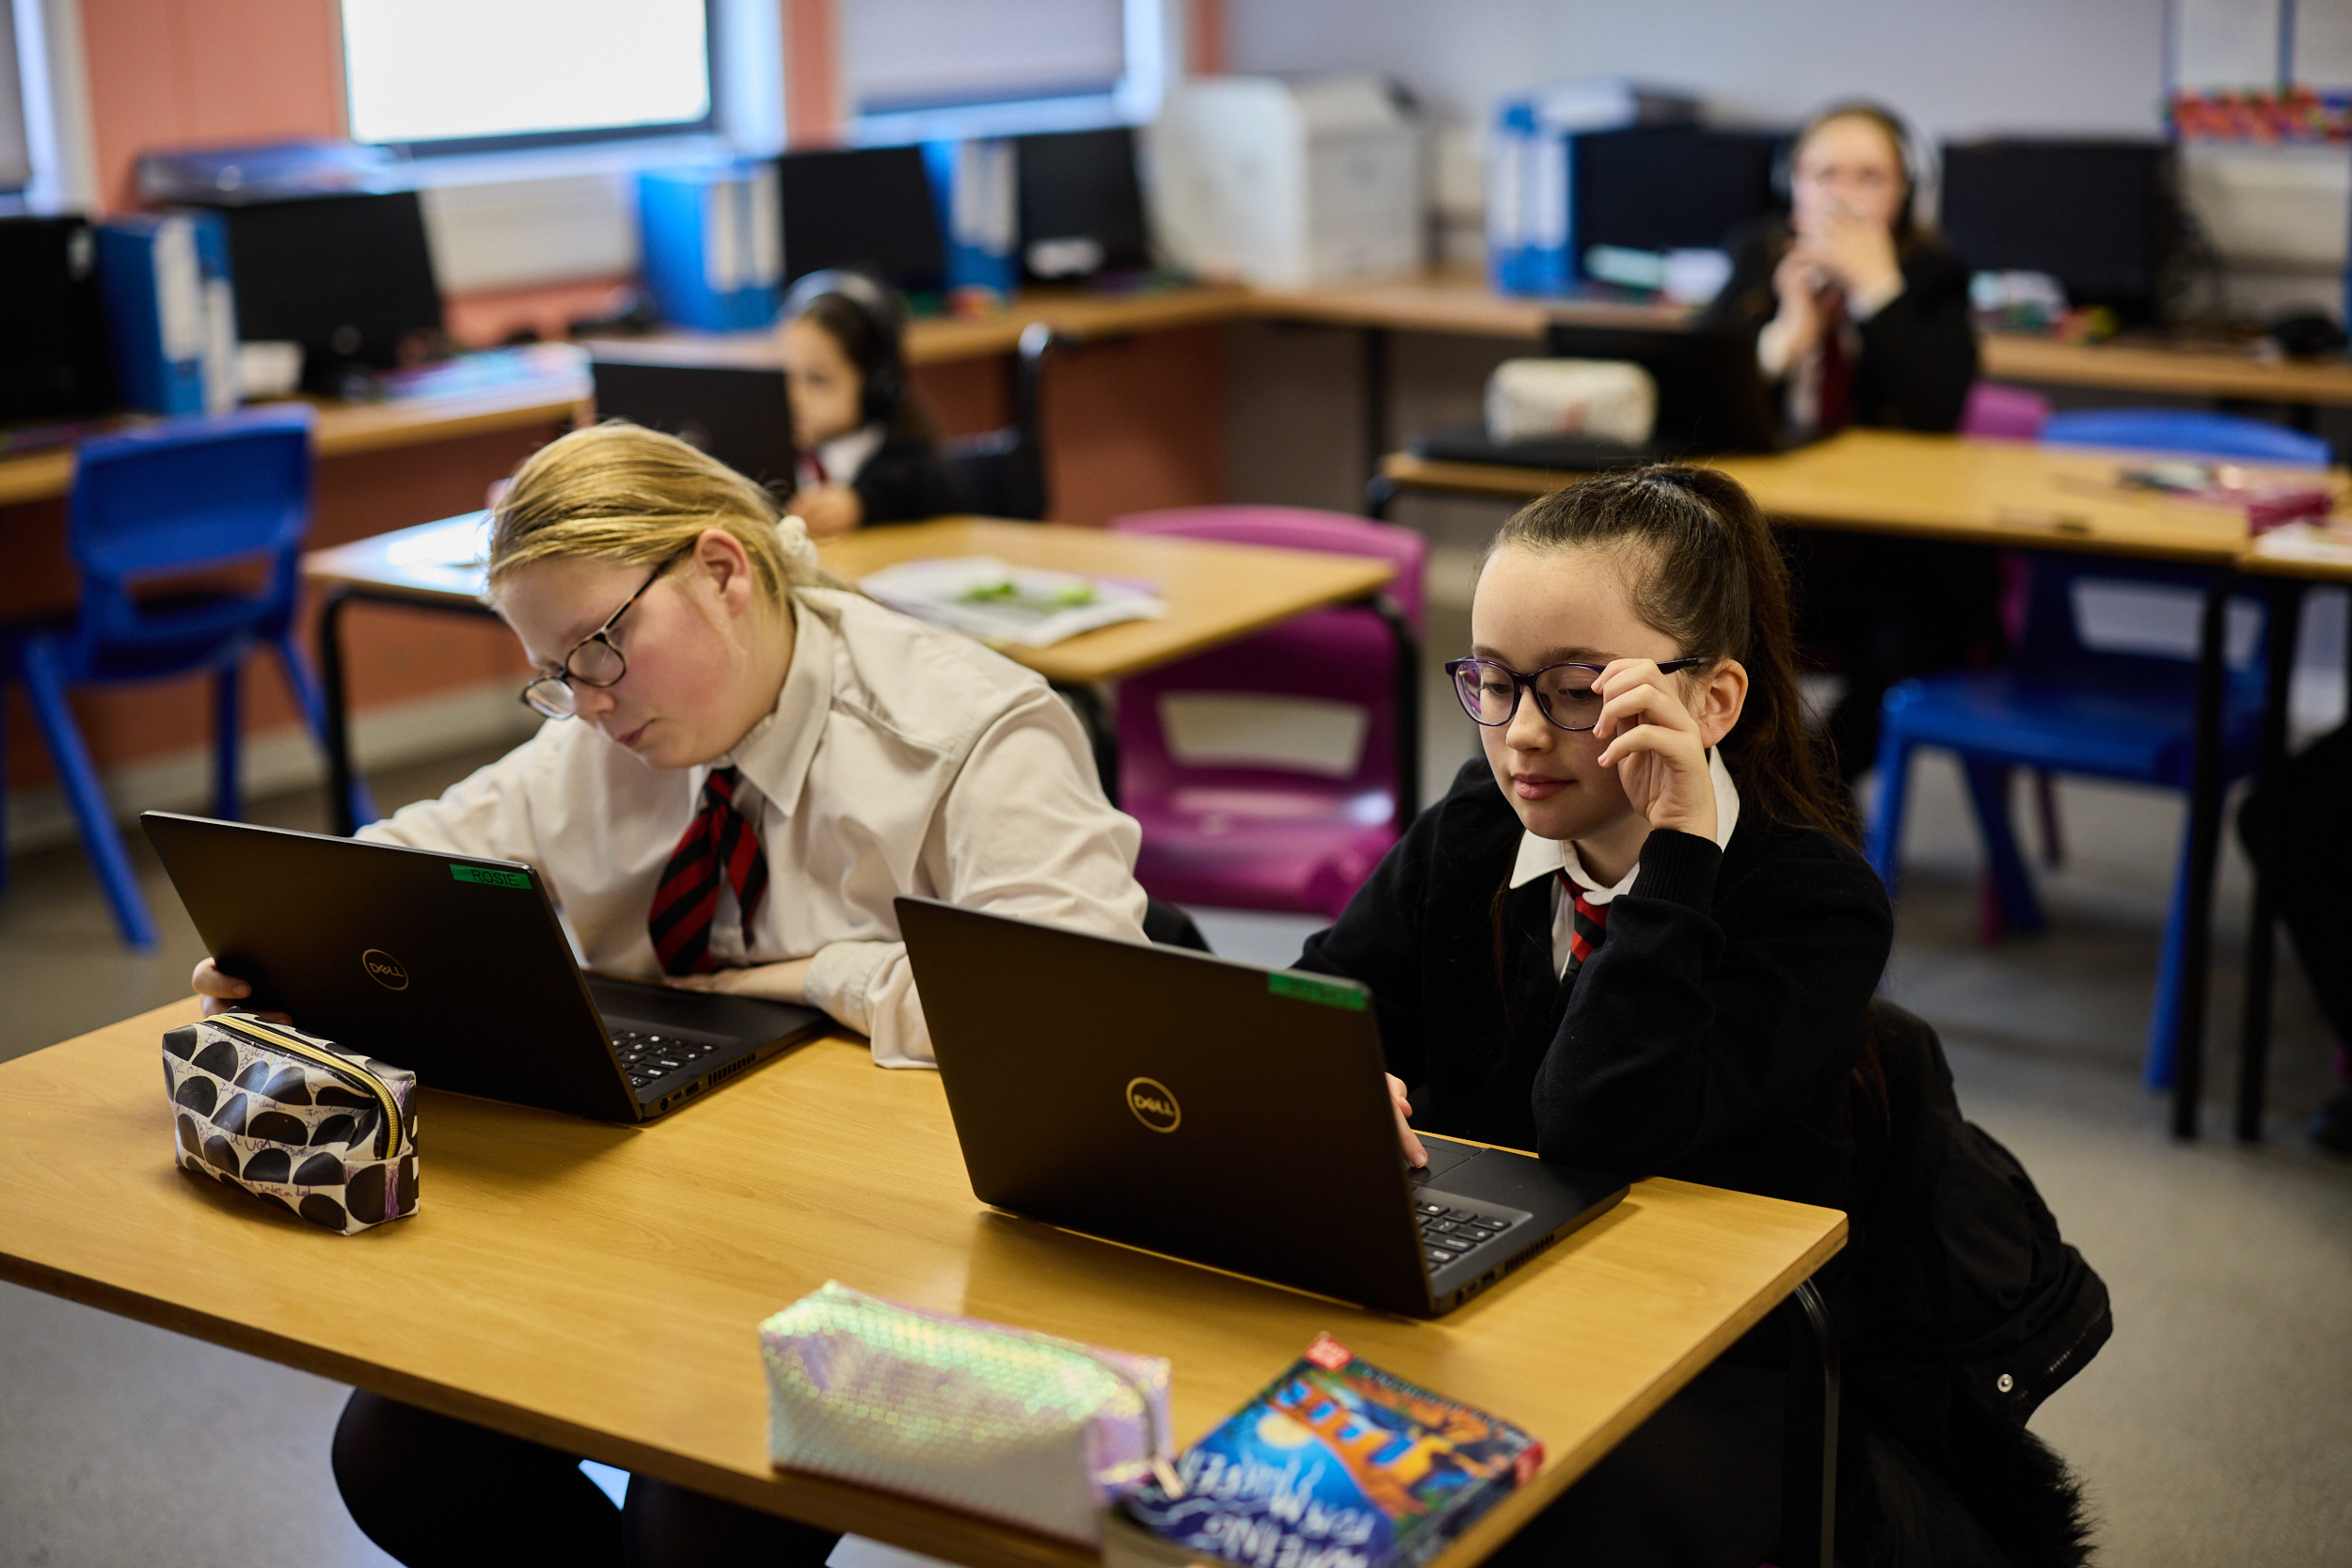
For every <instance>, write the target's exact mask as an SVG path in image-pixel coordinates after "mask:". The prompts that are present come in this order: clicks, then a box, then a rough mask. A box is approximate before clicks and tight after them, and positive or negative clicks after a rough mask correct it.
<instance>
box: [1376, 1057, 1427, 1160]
mask: <svg viewBox="0 0 2352 1568" xmlns="http://www.w3.org/2000/svg"><path fill="white" fill-rule="evenodd" d="M1385 1076H1386V1077H1387V1078H1388V1080H1389V1108H1390V1109H1391V1110H1393V1111H1394V1112H1395V1113H1396V1141H1397V1142H1398V1143H1399V1144H1401V1145H1402V1146H1404V1149H1405V1163H1406V1164H1408V1165H1410V1166H1412V1167H1413V1168H1414V1169H1415V1170H1419V1169H1421V1167H1422V1166H1423V1165H1425V1164H1428V1163H1429V1151H1428V1150H1427V1149H1425V1148H1422V1146H1421V1139H1419V1138H1417V1137H1415V1136H1414V1135H1413V1127H1412V1123H1410V1122H1408V1121H1406V1119H1405V1118H1406V1117H1409V1116H1411V1115H1412V1114H1413V1102H1412V1101H1409V1100H1407V1099H1406V1098H1405V1080H1404V1079H1402V1078H1399V1077H1398V1076H1397V1075H1396V1074H1395V1073H1393V1072H1391V1073H1388V1074H1386V1075H1385Z"/></svg>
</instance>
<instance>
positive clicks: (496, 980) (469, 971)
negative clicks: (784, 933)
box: [139, 811, 830, 1121]
mask: <svg viewBox="0 0 2352 1568" xmlns="http://www.w3.org/2000/svg"><path fill="white" fill-rule="evenodd" d="M139 820H140V823H141V824H142V825H143V826H144V827H145V828H146V829H147V837H148V841H149V842H150V843H151V844H153V845H154V846H155V852H156V854H157V855H159V856H160V857H162V859H163V863H164V869H165V870H166V871H167V872H168V873H170V876H171V884H172V886H173V887H174V888H176V889H178V890H179V894H180V901H181V902H182V903H183V904H185V905H186V906H187V910H188V918H189V919H191V920H193V921H194V922H195V923H196V929H197V932H198V934H199V935H200V936H201V937H203V939H204V945H205V949H206V951H208V952H210V953H211V954H212V955H213V958H214V960H215V962H217V963H218V964H219V965H220V967H221V969H222V970H224V971H225V972H227V973H228V974H234V975H236V976H237V977H238V978H239V979H242V980H245V981H246V982H247V983H249V984H250V985H251V986H252V987H253V996H252V999H251V1000H250V1001H249V1002H247V1003H245V1004H242V1006H250V1007H253V1008H255V1009H256V1010H269V1011H279V1012H286V1013H290V1014H292V1015H293V1017H294V1022H295V1023H296V1024H298V1025H300V1026H301V1027H302V1028H304V1029H306V1030H308V1031H310V1033H312V1034H315V1035H319V1036H322V1037H326V1038H327V1039H331V1040H333V1041H334V1042H335V1043H336V1044H338V1045H340V1046H343V1047H345V1048H346V1049H349V1050H353V1051H358V1052H361V1053H365V1054H367V1055H370V1056H380V1057H382V1058H383V1059H384V1060H385V1061H388V1062H391V1063H393V1064H395V1065H396V1066H399V1067H405V1068H406V1069H409V1070H410V1071H412V1072H414V1073H415V1074H416V1075H417V1080H418V1082H419V1083H421V1084H422V1085H425V1086H426V1087H427V1088H435V1089H453V1090H455V1091H457V1092H458V1093H460V1094H471V1095H480V1096H482V1097H483V1098H485V1099H488V1100H504V1101H513V1102H515V1103H516V1104H521V1105H537V1106H541V1107H544V1108H545V1109H548V1110H551V1111H569V1112H571V1113H572V1114H574V1115H575V1116H583V1117H596V1119H598V1120H600V1121H650V1120H652V1119H653V1118H654V1117H658V1116H660V1115H662V1114H663V1113H665V1112H668V1111H673V1110H675V1109H676V1108H677V1107H679V1106H680V1105H683V1104H685V1103H687V1102H688V1101H691V1100H692V1099H693V1098H695V1097H696V1096H698V1095H700V1094H703V1093H705V1092H706V1091H707V1090H710V1089H714V1088H716V1087H718V1086H719V1085H722V1084H723V1083H725V1082H726V1081H727V1080H728V1079H730V1078H732V1077H734V1076H735V1075H736V1074H737V1073H739V1072H742V1071H745V1070H747V1069H750V1068H751V1067H752V1066H754V1065H755V1063H757V1062H759V1061H761V1060H764V1059H765V1058H767V1057H769V1056H772V1055H774V1054H775V1053H778V1052H780V1051H782V1050H783V1049H784V1048H785V1047H787V1046H788V1045H791V1044H793V1043H794V1042H795V1041H798V1040H801V1039H804V1038H806V1037H808V1036H810V1035H813V1034H816V1033H818V1032H819V1031H820V1030H823V1029H825V1028H827V1027H829V1026H830V1021H829V1020H828V1019H827V1018H826V1017H825V1015H824V1014H823V1013H820V1012H818V1011H817V1010H816V1009H815V1008H813V1007H795V1006H787V1005H786V1004H784V1003H781V1002H764V1001H760V1000H757V999H756V998H753V997H743V996H725V995H721V994H719V993H716V992H708V991H691V990H674V989H672V988H670V987H667V986H660V985H648V984H644V983H641V982H639V981H634V980H624V979H620V978H617V977H615V976H612V975H606V974H590V973H587V972H584V971H582V970H581V969H580V967H579V966H578V965H577V964H575V963H574V962H573V960H572V953H571V945H570V943H569V942H568V941H566V939H565V937H564V928H563V925H562V923H561V922H560V921H559V920H558V919H557V918H556V913H555V906H554V904H553V903H552V902H550V901H549V900H548V893H547V888H546V886H545V885H544V884H543V883H542V882H541V881H540V879H539V876H538V873H536V872H535V871H533V870H532V869H531V868H530V867H529V866H527V865H522V864H519V863H516V862H513V861H498V860H484V859H481V858H479V857H477V856H472V855H448V854H442V853H440V852H439V851H437V850H428V849H411V848H406V847H403V846H400V845H393V844H369V843H363V842H361V841H359V840H357V839H348V838H329V837H327V836H326V835H324V834H320V833H298V832H288V831H286V830H283V829H278V828H255V827H248V826H247V825H246V824H244V823H241V822H216V821H214V820H212V819H210V818H207V817H201V816H178V815H176V814H174V813H171V812H160V811H151V812H149V813H147V814H146V815H145V816H142V817H140V819H139Z"/></svg>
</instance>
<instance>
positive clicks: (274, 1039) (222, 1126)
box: [164, 1013, 417, 1236]
mask: <svg viewBox="0 0 2352 1568" xmlns="http://www.w3.org/2000/svg"><path fill="white" fill-rule="evenodd" d="M164 1086H165V1089H166V1091H167V1093H168V1094H169V1095H170V1096H171V1111H172V1124H173V1136H174V1157H175V1158H176V1159H177V1160H178V1161H179V1163H180V1164H181V1166H182V1168H183V1169H185V1170H187V1171H190V1172H192V1173H193V1174H195V1175H198V1176H206V1177H210V1178H212V1179H213V1180H215V1181H218V1182H219V1183H220V1184H221V1185H223V1186H225V1187H236V1188H239V1189H241V1190H243V1191H245V1192H248V1193H251V1194H252V1195H253V1196H256V1197H259V1198H262V1199H263V1200H265V1201H267V1202H270V1203H274V1204H276V1205H277V1206H278V1208H280V1209H283V1210H285V1211H286V1212H288V1213H290V1214H298V1215H300V1216H301V1217H302V1218H304V1219H306V1220H309V1221H310V1222H311V1223H312V1224H313V1225H320V1226H324V1227H326V1228H327V1229H329V1230H333V1231H337V1232H339V1233H341V1234H342V1235H345V1236H348V1235H351V1234H352V1233H353V1232H355V1231H360V1230H365V1229H368V1228H369V1227H373V1226H378V1225H382V1224H383V1223H384V1222H385V1221H386V1220H396V1219H404V1218H405V1217H406V1216H408V1215H410V1214H413V1213H415V1212H417V1078H416V1074H414V1073H412V1072H409V1071H407V1070H406V1069H402V1068H396V1067H393V1066H392V1065H391V1064H390V1063H389V1062H379V1061H377V1060H375V1059H374V1058H373V1057H372V1056H358V1055H354V1054H352V1053H349V1052H345V1051H339V1050H337V1049H336V1048H335V1046H334V1045H333V1044H332V1043H331V1042H329V1041H326V1040H323V1039H318V1038H316V1037H312V1036H310V1035H306V1034H304V1033H302V1032H301V1031H300V1030H298V1029H295V1028H293V1027H291V1026H289V1025H287V1024H283V1023H270V1022H264V1021H262V1020H261V1019H258V1018H254V1017H252V1016H251V1015H249V1014H246V1013H221V1014H219V1015H218V1016H216V1017H214V1018H208V1019H204V1020H201V1021H200V1022H196V1023H191V1024H189V1025H187V1026H186V1027H185V1028H181V1029H174V1030H171V1031H169V1032H168V1033H167V1034H166V1035H165V1036H164Z"/></svg>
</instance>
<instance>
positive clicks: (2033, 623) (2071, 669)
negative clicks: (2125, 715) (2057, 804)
mask: <svg viewBox="0 0 2352 1568" xmlns="http://www.w3.org/2000/svg"><path fill="white" fill-rule="evenodd" d="M2028 561H2029V565H2028V572H2029V574H2030V575H2029V580H2028V584H2027V588H2026V615H2025V626H2024V631H2023V635H2022V636H2021V637H2020V638H2019V640H2018V643H2017V648H2016V655H2015V658H2014V660H2013V667H2014V668H2015V669H2016V671H2017V672H2018V673H2019V674H2020V675H2022V676H2024V677H2026V678H2027V679H2029V680H2033V681H2036V682H2040V683H2045V684H2049V685H2065V686H2073V687H2087V688H2090V689H2106V690H2118V691H2146V690H2150V689H2183V688H2185V686H2186V684H2187V682H2188V681H2189V680H2190V679H2191V676H2192V669H2191V664H2192V661H2193V660H2194V659H2195V657H2196V654H2197V637H2198V630H2197V627H2198V616H2199V613H2200V610H2201V602H2202V597H2203V594H2204V593H2205V591H2206V590H2207V589H2208V588H2210V587H2211V586H2212V583H2213V579H2214V576H2215V574H2214V572H2213V571H2212V570H2211V569H2209V568H2201V567H2195V566H2174V565H2167V564H2162V563H2159V562H2129V561H2116V560H2107V559H2100V558H2091V557H2077V556H2066V555H2034V556H2031V557H2029V558H2028ZM2263 615H2264V611H2263V610H2262V608H2261V605H2260V602H2259V601H2257V600H2250V599H2242V598H2240V599H2233V600H2232V601H2231V602H2230V607H2229V623H2228V634H2227V636H2226V637H2225V640H2224V641H2225V648H2226V651H2227V653H2228V655H2229V667H2230V674H2229V678H2230V681H2231V684H2232V685H2233V687H2235V688H2238V689H2239V690H2238V691H2237V697H2236V700H2238V701H2240V702H2248V701H2253V700H2255V699H2254V693H2256V692H2258V691H2259V689H2260V686H2261V681H2262V664H2261V660H2260V658H2259V657H2256V655H2257V653H2258V652H2259V635H2260V633H2261V631H2262V628H2263Z"/></svg>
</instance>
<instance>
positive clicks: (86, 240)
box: [0, 217, 114, 423]
mask: <svg viewBox="0 0 2352 1568" xmlns="http://www.w3.org/2000/svg"><path fill="white" fill-rule="evenodd" d="M96 240H97V236H96V235H94V234H92V233H91V232H90V226H89V224H88V222H87V220H86V219H83V218H78V217H11V218H0V299H5V300H6V301H8V305H7V312H8V326H7V327H6V328H5V329H0V423H12V422H15V421H17V420H68V419H72V418H74V417H76V416H79V415H88V414H98V413H103V412H104V411H105V410H106V409H107V408H108V407H109V406H110V405H111V404H112V403H113V394H114V377H113V376H112V374H111V373H109V371H110V367H109V366H108V364H107V359H106V318H105V312H104V308H103V305H102V304H101V303H100V300H99V293H98V260H97V255H98V253H97V245H96Z"/></svg>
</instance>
